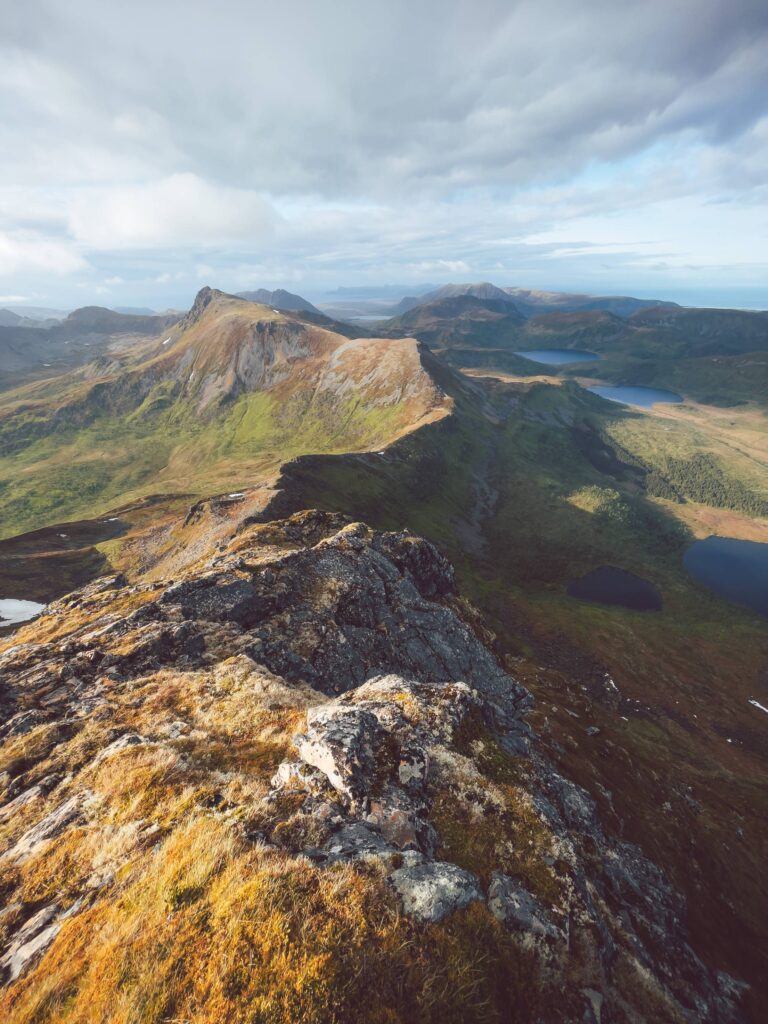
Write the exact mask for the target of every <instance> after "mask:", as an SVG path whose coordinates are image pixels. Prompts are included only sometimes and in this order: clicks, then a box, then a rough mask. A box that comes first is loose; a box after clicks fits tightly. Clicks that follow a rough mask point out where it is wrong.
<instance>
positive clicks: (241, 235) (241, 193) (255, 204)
mask: <svg viewBox="0 0 768 1024" xmlns="http://www.w3.org/2000/svg"><path fill="white" fill-rule="evenodd" d="M275 218H276V214H275V212H274V210H273V209H272V208H271V206H270V205H269V204H268V203H267V202H266V201H265V199H263V198H262V197H261V196H259V195H257V194H255V193H253V192H249V191H247V190H245V189H236V188H228V187H224V186H215V185H212V184H210V183H209V182H206V181H203V180H202V179H201V178H198V177H197V176H196V175H194V174H189V173H186V174H172V175H170V176H169V177H167V178H162V179H160V180H159V181H153V182H149V183H148V184H145V185H130V186H124V187H117V188H110V187H105V188H102V189H89V190H87V191H86V192H85V193H84V194H82V195H80V196H78V197H77V198H76V199H75V200H74V202H73V203H72V206H71V209H70V213H69V229H70V231H71V234H72V237H73V238H74V239H76V241H78V242H79V243H81V244H82V245H84V246H86V247H88V248H89V249H107V250H114V249H124V248H139V249H140V248H143V247H155V246H169V245H170V246H174V245H180V244H192V245H197V246H204V245H215V244H217V243H224V242H228V241H233V240H237V239H261V238H262V237H263V236H264V235H265V234H266V233H268V232H269V231H270V230H271V229H272V227H273V225H274V221H275Z"/></svg>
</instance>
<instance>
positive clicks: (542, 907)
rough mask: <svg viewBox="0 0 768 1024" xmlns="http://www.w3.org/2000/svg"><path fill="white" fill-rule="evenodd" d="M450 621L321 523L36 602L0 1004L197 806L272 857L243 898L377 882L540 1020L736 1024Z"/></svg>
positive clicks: (14, 759)
mask: <svg viewBox="0 0 768 1024" xmlns="http://www.w3.org/2000/svg"><path fill="white" fill-rule="evenodd" d="M462 607H464V606H462V605H461V604H460V602H459V601H458V599H457V597H456V594H455V582H454V576H453V571H452V569H451V567H450V566H449V565H448V563H447V562H446V561H445V559H444V558H442V556H441V555H440V554H439V552H438V551H437V550H436V549H435V548H434V547H433V546H432V545H431V544H429V543H427V542H426V541H423V540H421V539H419V538H417V537H414V536H412V535H410V534H408V533H389V534H387V533H374V532H372V531H371V530H369V529H368V528H367V527H365V526H364V525H362V524H360V523H349V522H347V521H346V520H344V519H343V518H341V517H338V516H334V515H329V514H325V513H320V512H309V513H301V514H299V515H297V516H293V517H292V518H291V519H289V520H286V521H282V522H273V523H265V524H251V525H249V526H247V527H246V528H245V529H243V530H242V531H241V532H240V533H239V534H238V535H236V536H234V537H233V538H232V539H231V540H230V542H229V543H228V544H226V545H223V546H222V547H221V548H220V550H219V551H218V552H217V553H216V555H215V556H214V557H213V558H210V559H209V560H208V562H206V563H204V564H202V565H197V566H196V567H195V568H194V569H190V570H188V571H187V572H186V573H185V574H184V575H183V576H182V578H179V579H176V580H173V581H171V580H164V581H157V582H152V583H144V584H139V585H134V586H129V585H127V584H126V581H125V580H123V579H121V578H119V577H111V578H105V579H103V580H101V581H98V582H97V583H95V584H92V585H91V586H89V587H86V588H84V589H83V590H80V591H77V592H75V593H73V594H70V595H69V596H68V597H66V598H64V599H62V600H61V601H58V602H55V603H53V604H52V605H50V606H49V608H48V609H47V611H46V612H45V613H44V614H43V616H42V617H41V618H40V620H38V622H36V623H35V624H34V625H33V626H30V627H28V628H26V629H25V630H21V631H20V632H19V634H18V635H17V637H16V638H15V640H14V641H13V642H9V643H7V644H6V646H5V648H4V649H2V648H0V672H1V673H2V676H1V677H0V684H1V685H2V688H3V694H4V702H5V704H6V705H7V706H8V708H9V712H8V718H7V721H6V723H5V725H4V726H3V727H2V731H0V739H2V741H3V746H1V747H0V751H3V753H4V760H3V762H2V763H3V764H5V765H6V766H7V767H6V769H5V771H4V773H3V774H2V775H0V785H2V791H1V792H2V795H1V796H0V812H1V811H2V809H3V808H5V809H6V814H5V816H3V814H2V813H0V829H5V830H6V831H2V832H0V844H2V845H0V869H2V870H6V871H10V872H11V875H9V876H8V877H9V878H11V879H13V878H18V879H21V880H20V881H18V884H17V887H16V889H13V885H11V883H8V884H9V885H10V889H9V891H11V894H12V899H11V900H9V914H10V916H9V917H8V918H7V920H4V919H3V918H2V916H1V915H0V940H2V942H3V943H4V945H3V948H2V950H0V968H2V970H3V971H4V972H5V975H4V977H5V982H6V984H9V985H10V986H11V988H10V989H9V992H12V991H13V986H14V983H15V982H16V981H17V980H18V979H21V978H22V977H24V979H25V981H24V984H27V980H29V982H30V983H32V984H34V983H35V979H36V978H37V974H36V973H35V972H36V971H39V972H40V975H41V977H42V976H43V974H44V972H45V970H46V963H47V959H46V958H48V959H49V958H50V957H51V956H53V955H54V952H55V951H56V950H57V949H59V948H60V946H61V944H62V943H65V942H66V940H67V939H66V937H67V935H68V934H69V932H68V931H67V929H68V928H70V927H72V928H75V927H76V926H77V922H78V920H79V919H80V918H81V915H82V914H84V913H94V914H96V913H99V912H100V911H99V908H100V907H103V906H104V905H105V901H108V900H109V894H110V892H111V891H112V890H111V888H110V887H111V886H114V885H116V884H117V883H116V881H115V880H116V878H118V877H122V874H121V873H124V872H129V871H130V870H132V868H131V866H132V865H136V864H142V863H149V864H150V865H151V863H152V859H151V858H150V859H149V860H147V859H146V858H144V857H142V856H141V854H143V853H144V852H145V851H146V850H148V849H153V848H154V845H155V844H158V843H160V842H161V841H163V840H166V841H170V840H167V837H168V836H169V835H170V837H171V840H172V838H173V835H174V829H176V828H178V827H179V825H178V822H179V821H180V820H183V816H184V815H185V814H189V813H190V812H189V808H190V806H191V804H194V803H195V799H196V800H197V805H198V806H199V807H202V808H203V809H204V812H205V813H206V814H207V815H209V816H210V821H211V822H213V821H216V822H219V823H222V826H226V828H227V829H229V830H230V831H231V832H232V833H233V834H236V835H237V836H238V837H239V841H240V842H241V843H244V844H246V847H247V848H249V849H250V848H252V849H255V850H258V851H259V854H258V855H259V857H261V858H264V859H266V860H268V858H270V857H271V858H273V862H269V863H273V867H272V868H270V870H272V871H273V872H277V874H274V875H271V876H270V878H271V879H272V881H271V882H270V883H269V886H267V888H266V889H265V892H267V893H272V894H273V895H274V894H276V893H279V892H280V891H281V890H280V889H279V885H278V882H277V881H276V879H278V878H279V877H282V876H280V872H281V871H285V870H286V868H285V865H286V864H293V865H295V866H296V867H295V870H296V871H300V872H305V873H306V871H314V872H316V873H317V874H316V877H317V879H318V881H317V882H316V886H320V887H321V886H322V885H323V884H324V883H323V882H322V881H320V880H319V879H320V878H321V876H322V874H323V873H325V874H326V875H327V876H328V877H329V878H339V877H351V876H350V874H349V873H350V872H351V873H352V875H353V876H354V877H359V878H361V879H365V878H371V879H378V880H380V881H381V892H382V893H383V896H382V897H381V899H383V900H385V903H386V907H389V908H390V909H389V910H388V911H387V912H391V913H393V914H395V915H397V914H400V915H403V914H404V915H406V917H407V918H409V919H410V920H411V921H412V922H413V927H419V928H432V927H438V928H442V927H446V926H449V925H450V922H451V921H454V920H456V919H458V918H460V916H461V915H462V914H466V915H472V914H475V915H481V917H482V920H483V921H485V922H486V924H485V925H484V927H486V928H488V927H492V928H495V929H497V930H498V931H499V933H500V934H502V935H503V936H504V937H505V938H504V941H505V942H507V943H512V944H513V945H514V946H515V948H518V947H519V948H520V950H522V951H524V952H525V955H527V956H531V957H533V958H534V960H535V962H536V963H537V964H538V965H539V967H540V970H541V972H542V973H543V976H546V978H548V979H549V982H548V984H550V985H551V986H553V987H554V988H555V989H556V990H560V989H562V993H563V1002H562V1013H561V1015H560V1018H559V1019H562V1020H564V1021H573V1022H574V1024H576V1022H577V1021H581V1020H595V1019H602V1020H606V1021H608V1020H614V1019H615V1020H617V1021H618V1020H641V1019H649V1017H648V1013H649V1012H650V1011H649V1010H648V1007H649V1006H652V1007H654V1008H655V1009H654V1011H653V1014H654V1019H659V1020H669V1021H686V1020H687V1021H694V1020H695V1021H703V1022H712V1024H716V1022H718V1024H719V1022H728V1021H734V1022H735V1021H738V1020H740V1019H741V1018H740V1016H739V1011H738V1007H737V1004H738V996H739V985H738V982H736V981H735V980H734V979H732V978H729V977H728V976H726V975H723V974H718V973H717V972H716V971H715V970H713V969H712V965H710V966H707V965H705V964H703V963H702V962H701V961H700V960H699V958H698V957H697V955H696V953H695V951H694V950H693V949H692V948H691V946H690V944H689V942H688V938H687V933H686V927H685V907H684V905H683V902H682V900H681V898H680V897H679V895H678V894H677V893H676V892H675V891H674V889H673V888H672V886H671V885H670V884H669V882H668V880H667V879H666V878H665V876H664V875H663V873H662V872H661V871H660V870H659V868H658V867H657V866H656V865H654V864H653V863H652V862H651V861H649V860H648V859H647V858H646V857H645V856H644V854H643V852H642V851H641V850H640V849H639V848H638V847H636V846H633V845H631V844H629V843H626V842H624V841H622V840H621V839H620V838H616V837H613V836H610V835H609V834H607V833H606V831H605V829H604V828H603V827H602V825H601V823H600V821H599V820H598V816H597V811H596V805H595V802H594V801H593V800H592V798H591V797H590V795H589V794H588V793H587V792H586V791H585V790H583V789H581V788H580V787H579V786H577V785H575V784H574V783H572V782H571V781H569V780H568V779H566V778H564V777H563V776H562V775H561V774H559V773H558V772H557V771H556V770H555V769H554V768H553V766H552V765H551V764H550V763H549V761H548V760H547V759H546V758H545V757H544V756H543V754H542V753H541V752H540V750H539V749H538V747H537V744H536V741H535V736H534V735H533V733H532V731H531V729H530V727H529V726H528V725H527V724H526V722H525V712H526V709H527V708H528V706H529V705H530V702H531V698H530V696H529V694H528V693H527V691H526V690H525V689H524V688H523V687H522V686H521V685H520V684H519V683H518V682H516V681H515V680H514V679H512V678H511V677H510V676H509V675H508V674H506V673H505V672H504V671H503V670H502V668H501V667H500V665H499V663H498V662H497V660H496V659H495V657H494V656H493V654H492V652H491V651H490V650H489V649H488V648H487V647H486V646H484V644H483V643H481V641H480V639H479V638H478V636H477V635H476V633H475V632H474V631H473V628H472V627H471V626H470V625H469V624H468V623H467V621H465V619H464V618H462V616H461V614H460V611H461V609H462ZM225 707H227V708H229V709H230V710H229V712H228V714H229V715H230V718H225V717H224V711H223V710H222V709H223V708H225ZM225 726H226V729H225ZM257 726H258V728H259V729H261V733H260V734H259V735H260V736H261V737H262V738H261V739H259V741H258V743H256V745H255V746H254V743H255V742H256V741H255V739H254V737H255V734H256V731H257ZM279 728H283V729H285V730H286V735H287V736H288V737H289V738H288V739H286V740H285V741H284V742H282V746H280V747H279V748H278V749H279V750H280V756H279V757H277V758H275V759H274V761H272V762H270V761H269V759H267V761H266V762H265V760H264V759H265V754H264V750H265V749H270V750H271V749H272V746H273V745H274V738H273V734H274V733H275V731H276V730H278V729H279ZM224 729H225V731H223V732H222V730H224ZM222 737H223V738H222ZM291 738H292V739H291ZM259 744H260V745H259ZM14 745H16V746H14ZM19 745H23V748H22V746H19ZM17 751H21V753H17ZM238 759H239V760H238ZM265 763H266V764H268V765H269V767H268V769H265V767H264V764H265ZM136 780H143V781H142V782H140V783H139V782H137V781H136ZM141 786H144V787H145V788H146V789H147V792H149V787H151V786H154V787H155V789H154V790H152V793H154V794H155V795H154V796H152V797H151V798H150V797H149V796H148V795H146V794H142V790H141ZM174 787H176V789H175V790H174ZM171 790H174V791H178V794H179V795H178V802H177V803H176V804H174V805H173V809H172V810H163V809H162V808H161V810H158V811H157V812H156V810H155V803H159V804H161V805H162V801H163V800H165V799H167V796H166V794H167V793H168V792H169V791H171ZM194 793H197V794H198V796H197V797H196V798H194V799H193V797H192V795H191V794H194ZM115 794H117V795H115ZM183 846H184V843H182V847H183ZM72 849H75V850H77V851H79V852H78V853H77V856H74V855H72V854H71V852H70V853H66V851H67V850H69V851H71V850H72ZM62 850H63V851H65V853H62V852H61V851H62ZM52 851H55V852H56V856H55V857H54V853H53V852H52ZM222 856H223V855H222ZM49 857H50V864H51V865H54V864H59V863H66V864H69V865H71V864H73V863H74V864H80V863H82V867H81V869H80V873H79V874H78V870H76V869H74V868H72V867H69V868H68V869H67V875H66V884H65V885H64V887H63V888H62V890H61V895H60V896H58V895H57V897H56V899H51V900H49V901H48V902H47V903H46V904H45V905H44V906H43V907H41V906H40V901H39V900H38V901H37V902H35V900H30V899H29V897H28V896H26V895H25V893H28V892H30V891H32V888H31V887H32V882H30V881H27V882H24V878H25V877H26V875H24V872H31V871H32V870H33V868H34V872H35V873H34V875H33V876H31V877H34V878H35V879H36V881H35V882H34V885H35V886H37V887H38V889H39V887H40V884H41V883H40V881H39V877H40V874H41V872H42V874H43V875H44V873H45V872H44V866H45V865H46V864H47V863H49V861H48V860H47V858H49ZM57 858H58V859H57ZM62 858H64V859H63V860H62ZM30 866H31V867H30ZM41 866H42V867H41ZM147 870H151V868H148V869H147ZM174 870H175V869H174ZM339 871H340V872H341V873H342V874H339V873H338V872H339ZM13 872H17V874H16V875H14V874H12V873H13ZM334 872H336V874H334ZM344 872H347V874H343V873H344ZM355 873H357V874H355ZM3 877H4V878H5V877H6V875H3ZM164 877H165V876H164ZM168 877H170V878H173V877H175V876H173V874H172V873H171V874H169V876H168ZM201 878H202V879H203V880H202V881H201ZM195 879H196V880H195V881H194V884H192V883H189V884H185V885H182V884H181V883H180V882H178V883H177V882H173V884H171V883H167V884H168V885H170V889H168V890H167V894H166V897H165V899H166V900H167V902H168V906H169V908H170V910H169V913H174V912H176V911H177V910H178V909H179V908H183V907H185V906H187V905H188V904H189V903H190V902H194V901H195V900H197V899H199V898H200V896H199V893H200V892H202V891H203V888H204V876H202V875H201V876H200V877H198V876H197V875H196V876H195ZM329 884H330V883H329ZM361 884H362V883H361ZM371 884H373V883H371ZM45 891H47V890H45ZM151 891H152V892H155V891H156V889H152V890H151ZM265 898H266V896H265ZM270 898H271V897H270ZM275 898H276V897H275ZM281 898H282V897H281ZM286 898H287V897H286ZM84 901H85V902H84ZM387 901H388V902H387ZM86 907H91V909H90V910H86V909H85V908H86ZM384 912H385V910H382V911H381V913H384ZM483 915H484V916H483ZM195 920H197V921H205V920H207V917H206V915H205V914H201V915H198V916H197V917H196V918H195ZM70 922H71V924H70ZM107 932H108V929H107ZM99 934H100V933H99V932H98V930H92V929H90V928H89V929H87V935H88V937H89V941H94V942H95V941H97V940H98V936H99ZM310 939H311V936H310V937H309V938H308V936H307V935H306V934H304V933H302V938H301V940H300V941H302V942H308V941H310ZM80 941H82V938H81V940H80ZM168 941H171V940H170V939H169V940H168ZM495 941H496V940H495ZM498 941H502V940H501V939H499V940H498ZM49 947H50V950H51V952H50V953H46V950H48V949H49ZM201 948H202V947H201ZM57 955H58V954H57ZM56 962H57V963H58V962H59V961H56ZM714 966H715V967H716V966H717V965H714ZM41 983H42V982H41ZM638 993H641V994H642V999H641V997H640V995H638ZM633 1000H634V1001H633ZM643 1000H646V1001H645V1002H643ZM0 1005H2V1004H0ZM574 1006H577V1007H578V1009H577V1010H574V1009H573V1007H574Z"/></svg>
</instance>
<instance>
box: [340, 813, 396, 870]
mask: <svg viewBox="0 0 768 1024" xmlns="http://www.w3.org/2000/svg"><path fill="white" fill-rule="evenodd" d="M321 850H322V852H323V853H324V854H325V857H326V859H327V860H328V861H331V862H333V861H337V860H360V859H364V858H366V857H383V856H388V855H391V854H393V853H396V852H397V851H396V849H395V847H393V846H391V845H390V844H389V843H387V842H386V840H384V839H383V838H382V837H381V836H380V835H379V834H378V833H377V832H375V831H373V830H372V829H370V828H368V827H367V826H366V825H364V824H363V823H362V822H359V821H355V822H352V823H351V824H349V825H344V826H343V827H342V828H340V829H339V830H338V832H335V833H334V835H332V836H331V838H330V839H329V840H328V841H327V842H326V843H325V844H324V846H323V847H322V848H321Z"/></svg>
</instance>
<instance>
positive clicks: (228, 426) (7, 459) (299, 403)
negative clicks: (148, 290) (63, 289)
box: [0, 289, 450, 536]
mask: <svg viewBox="0 0 768 1024" xmlns="http://www.w3.org/2000/svg"><path fill="white" fill-rule="evenodd" d="M117 315H118V314H112V316H117ZM93 316H94V318H96V319H97V320H98V321H99V322H101V320H102V314H101V313H99V314H98V317H96V314H93ZM84 318H85V312H84V311H81V320H82V319H84ZM165 331H167V337H165V338H163V337H162V335H160V336H158V337H156V338H150V339H147V340H139V341H138V342H136V343H135V344H133V345H131V346H129V347H127V348H125V349H124V350H123V351H121V352H120V353H114V352H111V353H110V354H109V355H105V356H102V357H101V358H100V359H97V360H96V361H95V362H93V363H91V364H89V365H87V366H86V367H84V368H83V369H82V370H78V371H75V372H74V373H71V374H69V375H65V376H62V377H60V378H57V379H55V380H51V381H46V382H43V383H39V384H33V385H28V386H26V387H24V388H21V389H17V390H16V391H11V392H8V393H6V395H5V397H4V401H3V403H2V404H1V405H0V483H1V484H2V489H1V490H0V518H2V528H1V530H2V534H3V535H5V536H8V535H10V534H12V533H18V532H21V531H22V530H26V529H28V528H35V527H39V526H44V525H45V524H46V523H49V522H53V521H56V520H60V519H61V518H62V513H63V514H64V517H65V518H66V517H67V516H71V515H75V516H83V515H92V514H94V512H100V511H106V510H108V509H109V508H110V507H111V506H113V505H116V504H119V503H124V502H126V501H129V500H132V499H134V498H138V497H143V496H144V495H146V494H147V493H148V491H151V492H153V493H157V492H160V491H162V492H165V493H168V494H173V493H177V494H186V495H188V494H190V493H192V494H199V495H207V494H211V493H216V492H217V491H223V490H225V489H227V488H228V489H230V490H232V489H234V487H238V486H241V485H243V484H254V483H256V482H258V481H265V480H267V479H269V477H270V475H271V474H274V472H275V471H276V469H277V468H278V467H279V465H280V464H281V463H282V462H283V461H285V460H286V459H289V458H292V457H293V456H295V455H297V454H300V453H303V452H310V451H355V450H361V449H363V450H365V449H370V448H378V447H381V446H383V445H386V444H387V443H389V442H390V441H392V440H393V439H395V438H396V437H398V436H400V434H402V433H403V432H404V431H407V430H409V429H412V428H413V426H415V425H417V424H419V423H422V422H428V421H429V420H430V419H433V418H435V417H439V416H442V415H445V413H446V412H447V410H448V408H449V406H450V403H449V402H448V400H447V399H446V398H445V396H444V395H442V394H441V393H440V391H439V389H438V388H437V387H436V386H435V384H434V383H433V381H432V380H431V378H430V376H429V374H428V373H427V372H426V371H425V369H424V367H423V365H422V353H421V350H420V347H419V345H418V343H417V342H416V341H414V340H413V339H410V340H408V339H403V340H377V339H371V338H356V339H349V338H347V337H344V336H342V335H340V334H338V333H336V332H334V331H331V330H328V329H326V328H324V327H318V326H315V325H314V324H313V323H312V322H311V321H305V320H303V319H302V318H301V315H299V314H281V313H275V312H274V311H273V310H272V309H269V308H267V307H264V306H258V305H254V304H253V303H250V302H247V301H245V300H242V299H237V298H235V297H233V296H226V295H224V294H223V293H221V292H215V291H213V290H211V289H203V290H202V291H201V292H200V294H199V295H198V297H197V299H196V301H195V304H194V306H193V307H192V309H191V310H190V312H189V313H188V314H187V315H186V316H185V317H184V318H183V319H182V320H181V321H179V322H178V323H177V324H176V325H174V326H173V327H170V328H164V332H165ZM54 517H55V518H54Z"/></svg>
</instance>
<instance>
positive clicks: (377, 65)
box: [0, 0, 768, 309]
mask: <svg viewBox="0 0 768 1024" xmlns="http://www.w3.org/2000/svg"><path fill="white" fill-rule="evenodd" d="M0 152H2V154H3V157H2V160H0V306H3V305H6V306H7V305H14V306H17V307H18V306H24V305H29V306H34V305H38V306H40V305H44V306H51V307H54V308H73V307H75V306H81V305H86V304H99V305H106V306H115V305H118V306H126V305H133V306H149V307H152V308H155V309H164V308H167V307H176V308H180V307H186V306H188V305H189V304H190V303H191V301H192V298H193V297H194V294H195V293H196V291H197V290H198V289H199V288H200V287H201V286H202V285H204V284H210V285H214V286H216V287H220V288H222V289H224V290H227V291H239V290H243V289H248V288H257V287H268V288H276V287H285V288H288V289H290V290H293V291H297V292H300V293H302V294H305V295H307V296H308V297H310V298H312V297H317V296H320V295H322V294H323V293H328V292H332V291H333V290H334V289H335V288H336V287H339V286H358V287H372V286H374V285H382V284H397V285H399V284H402V285H403V288H404V291H408V290H409V289H410V290H414V289H416V288H417V287H418V286H419V285H420V284H422V283H424V282H429V283H434V284H441V283H445V282H448V281H454V282H460V281H481V280H491V281H493V282H495V283H496V284H499V285H517V286H521V287H534V288H543V289H550V290H582V291H590V292H597V293H600V294H616V293H630V294H635V295H640V296H650V297H660V298H665V299H675V298H677V299H679V300H680V301H682V302H685V303H686V304H699V305H707V304H711V305H742V306H746V307H753V308H754V307H759V308H768V173H767V171H768V2H766V0H674V2H670V0H622V2H619V0H610V2H608V0H519V2H515V0H473V2H472V3H469V2H467V0H407V2H405V0H386V3H382V2H381V0H375V2H374V0H323V2H318V0H282V2H281V3H279V4H276V3H274V2H266V0H247V2H241V0H217V2H216V3H215V4H214V3H211V2H210V0H205V2H202V0H152V2H148V0H132V2H131V3H130V4H127V3H124V2H122V0H25V2H24V3H14V2H7V3H6V4H4V5H3V12H2V29H0Z"/></svg>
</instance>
